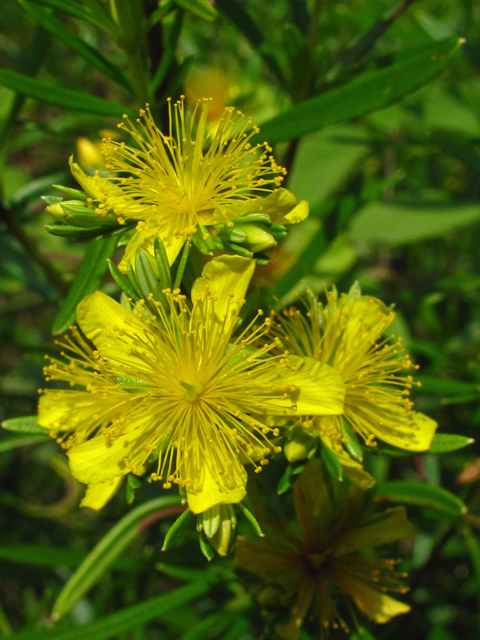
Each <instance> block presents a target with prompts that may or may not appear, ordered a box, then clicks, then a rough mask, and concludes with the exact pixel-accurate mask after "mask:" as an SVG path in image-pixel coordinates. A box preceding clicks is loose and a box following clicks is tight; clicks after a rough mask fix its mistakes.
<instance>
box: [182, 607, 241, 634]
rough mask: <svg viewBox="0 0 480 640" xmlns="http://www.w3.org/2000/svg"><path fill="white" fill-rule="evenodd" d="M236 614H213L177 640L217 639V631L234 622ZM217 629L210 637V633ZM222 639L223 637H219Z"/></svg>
mask: <svg viewBox="0 0 480 640" xmlns="http://www.w3.org/2000/svg"><path fill="white" fill-rule="evenodd" d="M236 616H238V614H236V613H233V614H232V613H213V614H211V615H209V616H206V617H205V618H203V620H200V621H199V622H197V624H195V625H193V627H191V628H190V629H189V630H188V631H187V632H186V633H184V634H182V635H181V636H180V639H179V640H205V638H210V637H218V631H219V630H220V629H222V628H223V629H224V630H225V627H226V626H227V625H228V624H229V623H230V625H231V624H232V623H233V622H234V620H235V617H236ZM215 629H217V631H216V633H215V634H214V635H212V633H211V631H213V630H215ZM221 637H222V639H223V638H224V636H223V635H222V636H221Z"/></svg>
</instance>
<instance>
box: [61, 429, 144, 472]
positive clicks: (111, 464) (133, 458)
mask: <svg viewBox="0 0 480 640" xmlns="http://www.w3.org/2000/svg"><path fill="white" fill-rule="evenodd" d="M128 428H129V430H128V433H125V434H123V435H121V436H119V437H117V438H116V439H115V440H114V441H113V444H108V442H107V440H106V438H105V436H104V435H103V434H99V435H97V436H95V437H94V438H92V439H91V440H87V441H86V442H83V443H82V444H80V445H78V446H76V447H72V448H71V449H70V450H69V451H67V455H68V458H69V460H70V469H71V471H72V473H73V475H74V476H75V478H77V480H79V481H80V482H83V483H84V484H97V483H98V482H111V481H113V480H114V479H115V478H119V477H121V476H124V475H126V474H127V473H130V472H131V470H132V469H131V467H132V466H133V465H136V466H137V469H136V472H138V475H140V474H141V473H143V471H144V469H143V467H142V466H141V465H140V464H139V460H138V457H139V456H142V455H143V454H144V453H145V452H144V451H143V449H142V446H141V444H140V443H139V438H141V435H142V430H141V429H140V430H137V432H135V431H136V430H135V423H134V422H133V423H132V422H131V421H129V423H128ZM127 461H128V465H127V464H126V463H127Z"/></svg>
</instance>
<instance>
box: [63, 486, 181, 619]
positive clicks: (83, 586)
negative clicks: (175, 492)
mask: <svg viewBox="0 0 480 640" xmlns="http://www.w3.org/2000/svg"><path fill="white" fill-rule="evenodd" d="M179 503H180V500H179V498H178V496H162V497H161V498H155V499H154V500H150V501H149V502H145V503H144V504H142V505H140V506H139V507H137V508H136V509H133V511H130V513H128V514H127V515H126V516H124V517H123V518H122V519H121V520H120V521H119V522H117V524H116V525H115V526H114V527H112V529H110V531H109V532H108V533H107V534H106V535H105V536H104V537H103V538H102V539H101V540H100V542H99V543H98V544H97V546H96V547H95V548H94V549H93V551H92V552H91V553H90V554H89V555H88V556H87V558H86V559H85V561H84V562H82V564H81V566H80V567H79V568H78V570H77V571H76V572H75V573H74V574H73V576H72V577H71V578H70V580H69V581H68V582H67V584H66V585H65V587H64V588H63V590H62V592H61V593H60V595H59V596H58V598H57V601H56V602H55V605H54V607H53V613H52V616H53V617H54V618H56V619H58V618H61V617H62V616H63V615H65V614H66V613H67V611H69V610H70V609H71V608H72V607H73V605H74V604H75V603H76V602H78V601H79V600H80V598H82V596H83V595H84V594H85V593H86V592H87V591H88V590H89V589H90V588H91V587H93V585H94V584H96V583H97V582H98V581H99V580H100V578H101V577H102V576H103V575H104V573H105V572H106V571H107V569H108V568H109V567H110V566H111V565H112V564H113V562H114V561H115V560H116V559H117V558H119V557H120V555H121V554H122V553H123V552H124V551H125V549H126V548H127V547H128V546H129V545H130V544H131V543H132V542H133V540H135V538H136V537H137V536H138V533H139V523H140V522H141V521H142V520H143V519H145V518H146V517H148V516H150V515H151V514H153V513H155V512H156V511H160V510H164V514H165V515H170V513H171V508H172V507H173V508H175V510H176V508H177V507H178V505H179ZM169 507H170V509H169Z"/></svg>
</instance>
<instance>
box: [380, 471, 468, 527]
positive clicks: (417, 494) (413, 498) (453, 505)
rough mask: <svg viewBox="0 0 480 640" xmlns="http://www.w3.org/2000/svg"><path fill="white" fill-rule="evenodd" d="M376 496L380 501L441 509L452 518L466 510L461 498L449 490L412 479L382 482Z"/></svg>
mask: <svg viewBox="0 0 480 640" xmlns="http://www.w3.org/2000/svg"><path fill="white" fill-rule="evenodd" d="M376 496H377V499H378V500H380V502H400V503H401V504H413V505H416V506H419V507H427V508H429V509H436V510H438V511H441V512H442V513H444V514H445V515H448V516H450V517H452V518H456V517H459V516H462V515H464V514H465V513H466V512H467V507H466V506H465V504H464V503H463V502H462V500H460V498H458V497H457V496H455V495H453V493H450V491H447V490H446V489H443V488H442V487H435V486H432V485H429V484H423V483H422V482H415V481H413V480H410V481H403V480H399V481H394V482H382V483H381V484H379V485H378V486H377V490H376Z"/></svg>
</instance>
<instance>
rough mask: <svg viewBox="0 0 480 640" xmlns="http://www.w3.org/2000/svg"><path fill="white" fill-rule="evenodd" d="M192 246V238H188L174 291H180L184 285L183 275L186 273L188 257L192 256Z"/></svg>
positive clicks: (178, 268) (180, 260)
mask: <svg viewBox="0 0 480 640" xmlns="http://www.w3.org/2000/svg"><path fill="white" fill-rule="evenodd" d="M191 246H192V241H191V239H190V238H188V239H187V241H186V242H185V244H184V245H183V250H182V253H181V256H180V258H179V261H178V267H177V272H176V274H175V282H174V284H173V288H174V289H178V288H179V287H180V285H181V284H182V280H183V274H184V273H185V268H186V266H187V261H188V256H189V254H190V247H191Z"/></svg>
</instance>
